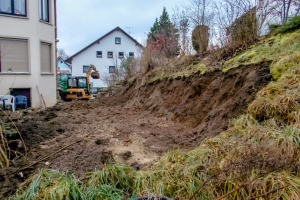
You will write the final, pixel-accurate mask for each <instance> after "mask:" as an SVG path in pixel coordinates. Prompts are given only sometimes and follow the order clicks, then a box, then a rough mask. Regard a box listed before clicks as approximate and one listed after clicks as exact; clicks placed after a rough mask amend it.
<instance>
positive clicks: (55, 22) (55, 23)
mask: <svg viewBox="0 0 300 200" xmlns="http://www.w3.org/2000/svg"><path fill="white" fill-rule="evenodd" d="M54 28H55V29H54V31H55V70H54V73H55V80H56V99H57V98H58V96H57V91H58V79H57V78H58V77H57V43H58V42H59V40H58V39H57V13H56V0H54Z"/></svg>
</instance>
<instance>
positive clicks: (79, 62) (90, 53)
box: [72, 31, 138, 87]
mask: <svg viewBox="0 0 300 200" xmlns="http://www.w3.org/2000/svg"><path fill="white" fill-rule="evenodd" d="M115 37H120V38H121V44H115ZM87 45H88V44H87ZM137 50H138V46H136V43H135V42H134V41H133V40H131V39H130V38H129V37H128V36H126V35H125V34H124V33H123V32H121V31H114V32H112V33H111V34H109V35H108V36H106V37H105V38H103V39H102V40H101V41H100V42H99V43H95V44H94V45H92V46H91V47H89V48H88V49H86V50H84V51H83V52H81V53H80V54H78V55H76V56H75V57H73V59H72V76H85V73H83V65H90V64H94V65H95V67H96V68H97V70H98V71H99V72H100V77H101V76H102V75H103V74H105V73H108V72H109V71H108V67H109V66H114V65H115V64H114V60H116V59H117V58H118V52H124V54H125V55H128V54H129V52H134V56H136V55H137ZM97 51H102V58H97V57H96V52H97ZM107 51H113V54H114V55H113V56H114V59H111V58H107ZM125 57H126V56H125ZM118 63H120V60H118ZM90 80H91V82H92V83H93V86H94V87H106V86H107V85H106V84H105V83H104V82H103V81H102V78H100V79H97V80H96V79H92V78H91V79H90Z"/></svg>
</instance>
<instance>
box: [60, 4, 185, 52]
mask: <svg viewBox="0 0 300 200" xmlns="http://www.w3.org/2000/svg"><path fill="white" fill-rule="evenodd" d="M175 5H180V3H179V0H151V1H150V0H127V1H124V0H84V1H82V0H58V1H57V25H58V40H59V43H58V48H63V49H64V50H65V51H66V53H67V54H68V55H69V56H71V55H73V54H75V53H76V52H78V51H80V50H81V49H83V48H84V47H86V46H88V45H89V44H90V43H92V42H94V41H95V40H97V39H98V38H100V37H102V36H103V35H104V34H106V33H107V32H109V31H111V30H112V29H114V28H116V27H117V26H119V27H120V28H122V29H123V30H124V31H126V32H127V33H128V31H129V29H128V28H126V27H131V29H130V32H132V33H130V35H131V36H132V37H133V38H135V39H136V40H137V41H138V42H140V43H142V44H143V43H144V42H145V40H146V35H147V34H148V32H149V30H150V28H151V27H152V25H153V23H154V21H155V18H156V17H157V18H158V17H159V16H160V15H161V14H162V10H163V7H164V6H165V7H166V9H167V12H168V13H169V16H170V18H171V17H172V13H173V8H174V7H175Z"/></svg>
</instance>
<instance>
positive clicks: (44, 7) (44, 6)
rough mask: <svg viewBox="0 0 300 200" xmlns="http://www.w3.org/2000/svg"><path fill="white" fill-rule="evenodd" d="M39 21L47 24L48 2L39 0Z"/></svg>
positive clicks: (47, 0)
mask: <svg viewBox="0 0 300 200" xmlns="http://www.w3.org/2000/svg"><path fill="white" fill-rule="evenodd" d="M39 6H40V8H39V11H40V19H41V20H43V21H46V22H49V0H39Z"/></svg>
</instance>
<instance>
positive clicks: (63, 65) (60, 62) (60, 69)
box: [57, 58, 72, 73]
mask: <svg viewBox="0 0 300 200" xmlns="http://www.w3.org/2000/svg"><path fill="white" fill-rule="evenodd" d="M57 67H58V70H57V73H59V72H63V73H66V72H69V73H72V71H71V68H70V67H69V66H68V65H67V64H66V63H65V62H64V61H63V60H62V59H61V58H58V59H57Z"/></svg>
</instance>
